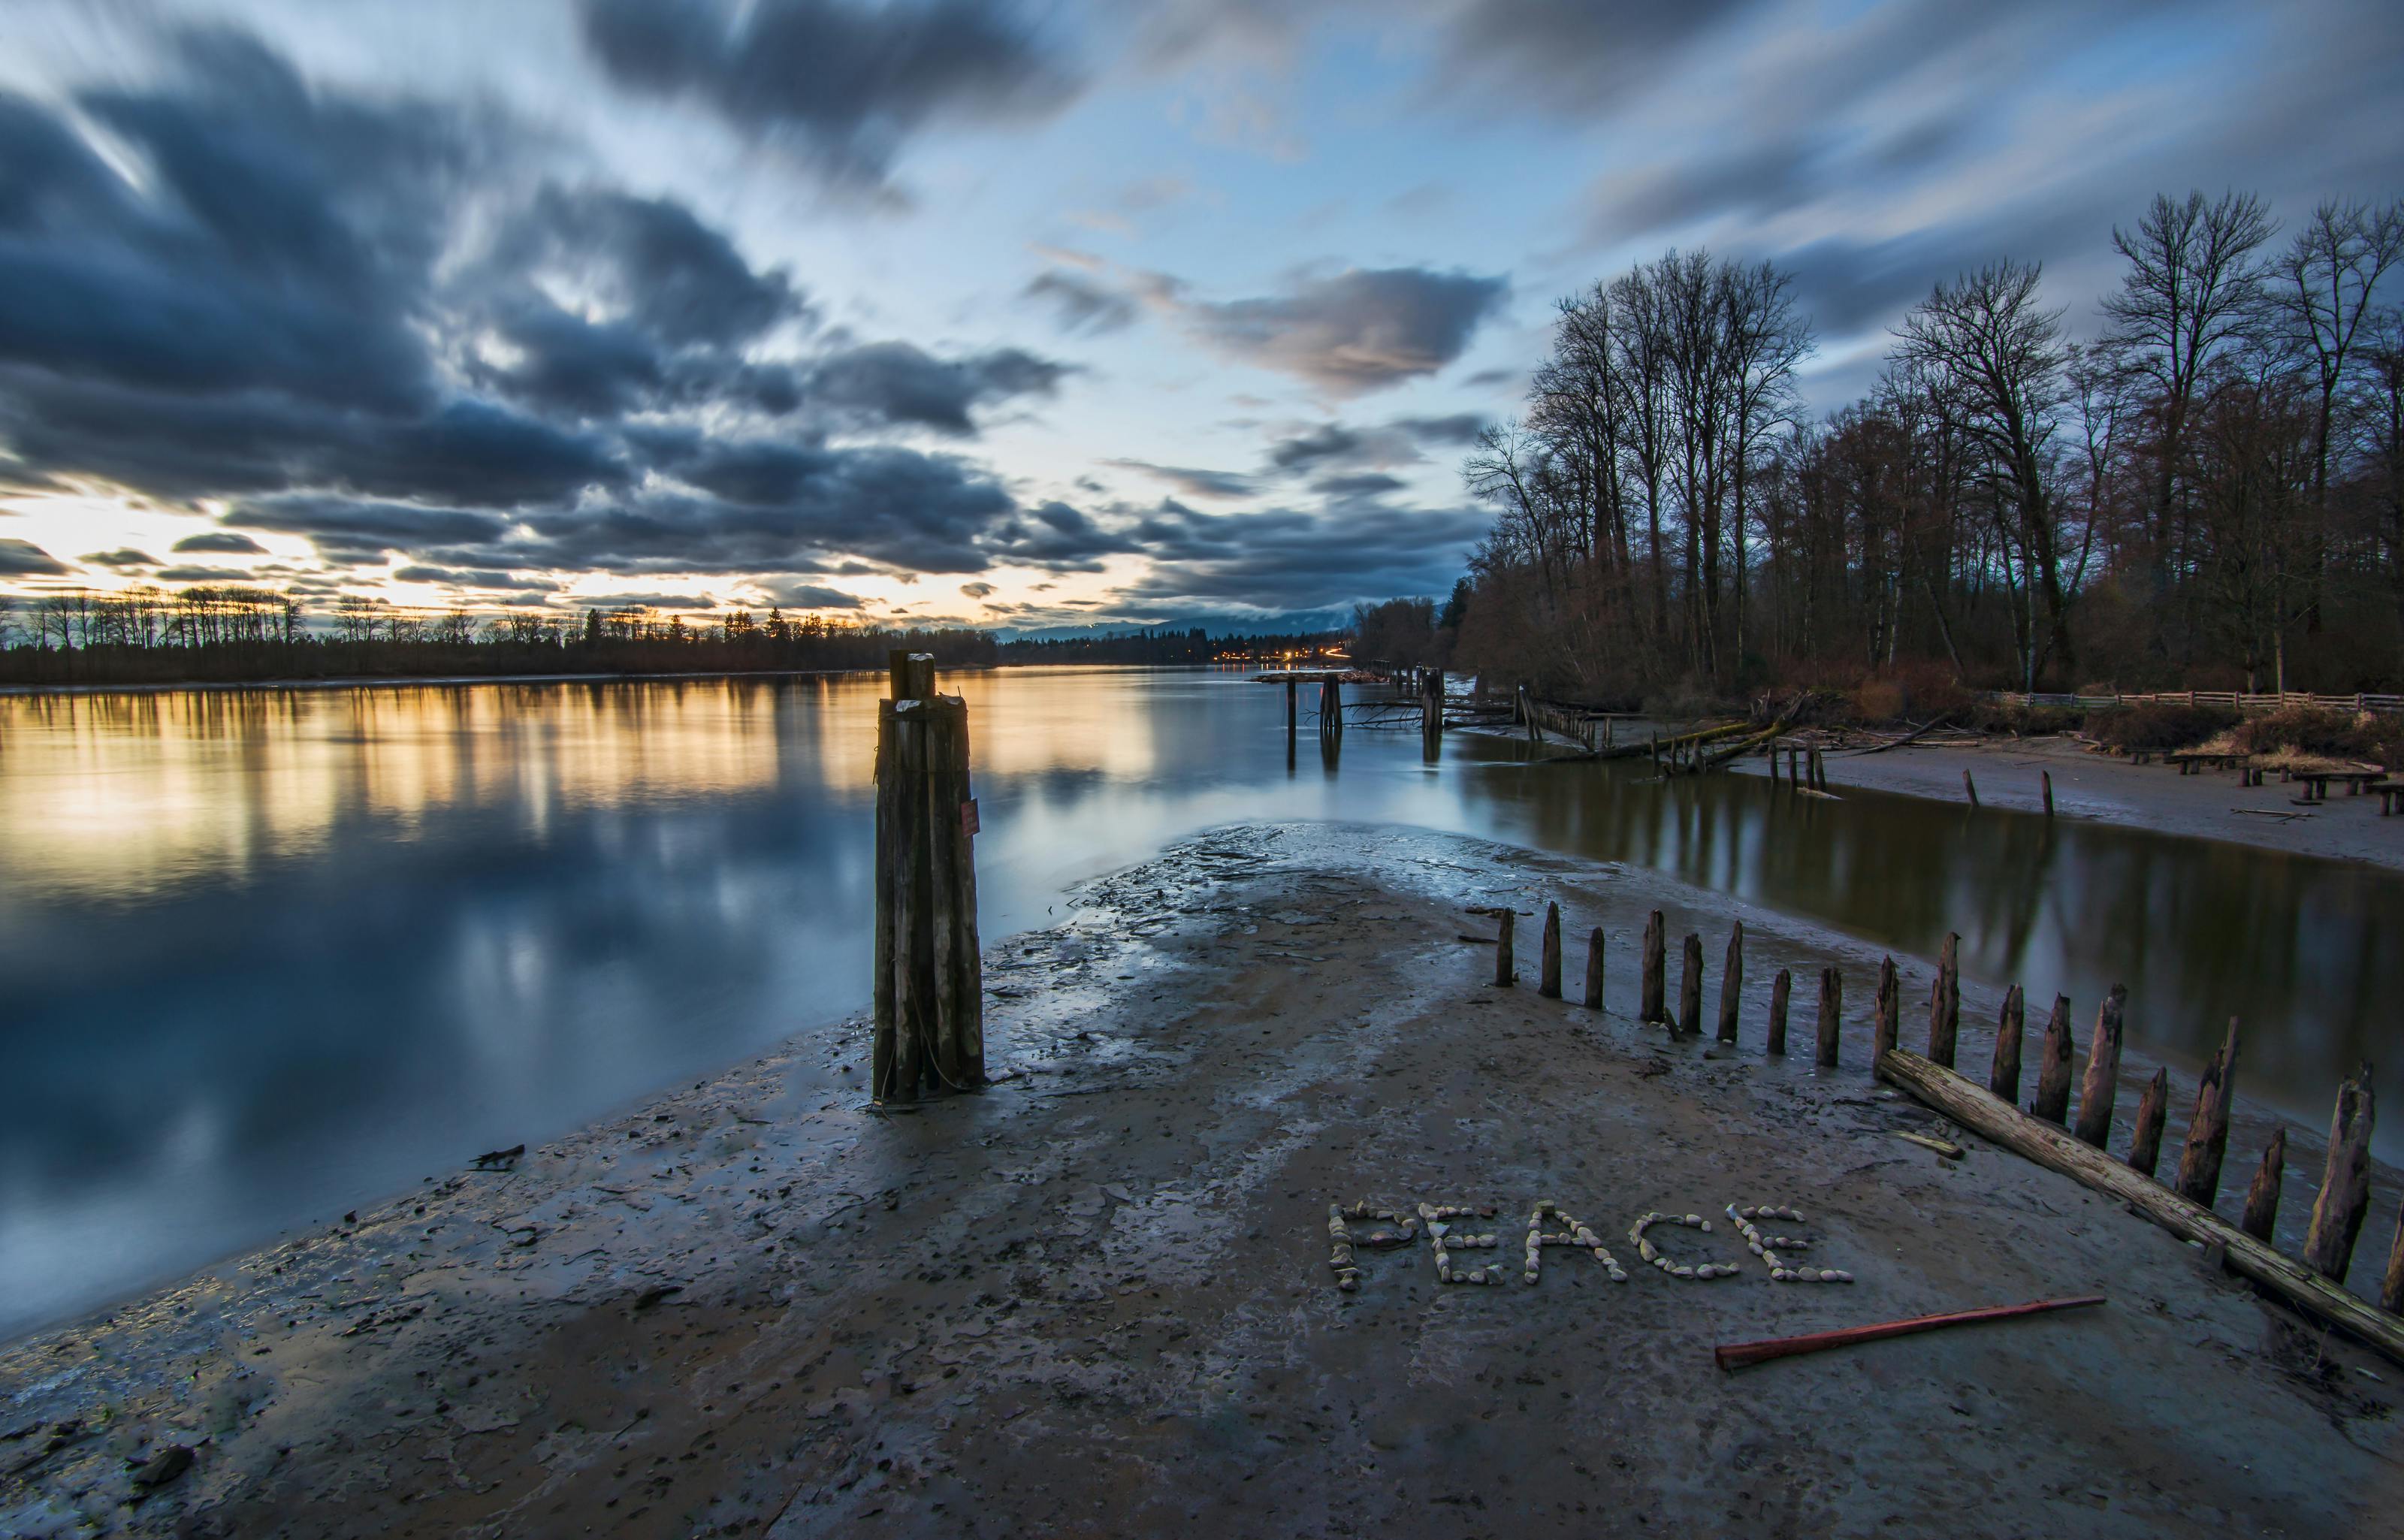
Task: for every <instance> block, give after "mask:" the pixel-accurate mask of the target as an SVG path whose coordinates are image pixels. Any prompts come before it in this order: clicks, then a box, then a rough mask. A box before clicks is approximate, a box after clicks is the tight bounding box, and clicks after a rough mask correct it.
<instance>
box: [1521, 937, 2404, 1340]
mask: <svg viewBox="0 0 2404 1540" xmlns="http://www.w3.org/2000/svg"><path fill="white" fill-rule="evenodd" d="M1497 918H1498V920H1499V922H1500V923H1499V927H1498V929H1499V934H1498V936H1497V938H1496V946H1495V959H1494V982H1495V983H1496V984H1497V985H1499V986H1503V987H1509V986H1511V985H1513V984H1514V983H1516V979H1517V973H1516V966H1515V963H1514V960H1513V956H1512V934H1513V929H1514V918H1513V915H1512V913H1511V911H1510V910H1509V909H1508V908H1504V909H1502V910H1499V911H1497ZM1961 940H1962V938H1961V937H1960V936H1959V935H1957V934H1948V935H1947V936H1946V938H1945V942H1944V945H1943V947H1942V948H1941V949H1940V951H1939V952H1938V955H1937V962H1936V978H1935V979H1934V980H1933V981H1932V982H1931V984H1930V987H1929V999H1928V1052H1927V1054H1926V1055H1925V1056H1924V1061H1925V1062H1926V1063H1927V1064H1930V1065H1933V1066H1935V1067H1936V1069H1938V1070H1941V1071H1949V1072H1950V1071H1953V1070H1954V1058H1955V1055H1956V1049H1957V1045H1958V1041H1959V1035H1960V1027H1961V1015H1962V981H1961V972H1960V966H1959V960H1958V959H1959V954H1960V948H1961ZM1641 967H1642V976H1641V984H1640V1000H1639V1005H1638V1010H1637V1018H1638V1019H1639V1020H1640V1021H1643V1022H1647V1023H1655V1024H1661V1025H1666V1026H1668V1027H1670V1029H1672V1030H1674V1031H1677V1032H1681V1033H1686V1034H1699V1033H1700V1032H1701V1031H1702V1029H1703V941H1702V937H1701V936H1700V935H1699V934H1698V933H1696V932H1693V931H1689V932H1688V933H1687V935H1686V937H1685V940H1684V943H1683V944H1682V945H1681V947H1680V969H1679V975H1678V999H1677V1010H1676V1014H1675V1015H1672V1014H1671V1013H1670V1009H1669V1000H1668V996H1667V986H1668V980H1669V945H1668V926H1667V921H1666V919H1665V918H1664V917H1663V915H1662V913H1661V911H1660V910H1658V909H1656V910H1654V911H1653V913H1652V915H1651V917H1649V918H1648V919H1647V920H1646V922H1645V926H1644V935H1643V940H1642V963H1641ZM1539 969H1540V972H1539V973H1538V983H1537V992H1538V993H1539V994H1541V995H1543V996H1544V997H1545V998H1547V999H1551V1000H1558V999H1560V998H1561V911H1560V905H1559V904H1558V903H1547V904H1546V905H1545V906H1544V940H1543V949H1542V959H1541V961H1540V963H1539ZM1602 983H1603V932H1602V928H1601V927H1600V926H1596V927H1595V928H1594V929H1593V930H1592V931H1589V932H1588V933H1587V936H1586V991H1585V1003H1586V1007H1587V1008H1588V1009H1591V1010H1600V1009H1601V1008H1602ZM1793 985H1794V979H1793V975H1792V973H1791V971H1790V970H1788V969H1784V968H1781V969H1780V970H1779V971H1778V973H1777V975H1776V977H1774V978H1773V979H1772V980H1771V981H1770V989H1769V1019H1768V1043H1767V1047H1768V1052H1770V1053H1771V1054H1776V1055H1782V1054H1784V1053H1785V1052H1786V1027H1787V1012H1788V1001H1789V998H1790V996H1791V994H1792V991H1793ZM1819 985H1820V987H1819V1001H1818V1016H1817V1020H1816V1022H1815V1024H1814V1028H1815V1030H1814V1039H1815V1042H1814V1053H1815V1059H1816V1062H1817V1063H1818V1064H1819V1065H1820V1067H1822V1068H1824V1069H1829V1068H1834V1067H1835V1066H1836V1065H1837V1062H1838V1046H1839V1037H1840V1026H1839V1022H1840V1017H1841V1015H1842V1012H1843V1010H1844V998H1845V984H1844V977H1843V974H1842V973H1840V972H1839V971H1838V969H1836V968H1833V967H1830V968H1823V969H1821V970H1820V981H1819ZM1743 987H1744V924H1743V922H1742V921H1738V922H1736V923H1735V924H1734V925H1733V926H1732V927H1731V928H1730V930H1729V932H1728V939H1727V947H1726V953H1725V956H1724V961H1723V964H1722V972H1721V975H1720V990H1719V1000H1718V1011H1717V1022H1716V1031H1717V1035H1718V1038H1719V1041H1721V1042H1723V1043H1735V1042H1737V1041H1738V1025H1739V1022H1738V1017H1739V1001H1740V994H1741V991H1742V989H1743ZM2128 998H2129V992H2128V990H2127V988H2125V987H2122V986H2120V985H2117V984H2116V985H2114V986H2113V987H2112V988H2111V990H2110V992H2109V993H2108V994H2106V995H2105V996H2104V998H2103V1005H2102V1008H2101V1009H2100V1011H2099V1012H2098V1013H2097V1016H2096V1022H2095V1032H2094V1036H2093V1038H2092V1039H2091V1041H2090V1043H2089V1046H2088V1052H2087V1062H2086V1066H2085V1069H2084V1071H2083V1073H2081V1072H2079V1071H2077V1070H2076V1059H2077V1054H2076V1043H2074V1042H2073V1035H2072V1034H2073V1029H2072V1023H2071V1006H2070V999H2069V997H2068V996H2066V995H2056V996H2055V997H2054V1001H2053V1008H2052V1010H2051V1011H2050V1012H2049V1013H2048V1016H2047V1019H2046V1025H2045V1033H2044V1036H2043V1038H2042V1039H2041V1040H2040V1041H2039V1043H2038V1044H2037V1055H2036V1067H2035V1069H2036V1086H2035V1094H2034V1099H2032V1100H2031V1101H2030V1102H2029V1103H2028V1106H2027V1109H2026V1115H2027V1116H2028V1117H2030V1118H2034V1119H2036V1120H2039V1121H2041V1122H2043V1123H2046V1124H2049V1125H2052V1126H2054V1127H2056V1128H2062V1127H2068V1128H2069V1129H2070V1130H2071V1133H2072V1136H2073V1138H2074V1139H2075V1140H2076V1141H2077V1142H2079V1143H2081V1144H2084V1145H2087V1146H2090V1148H2091V1149H2093V1150H2096V1151H2105V1150H2107V1149H2108V1147H2109V1145H2110V1143H2111V1138H2112V1124H2113V1114H2114V1110H2115V1103H2116V1101H2117V1097H2118V1093H2119V1084H2120V1053H2121V1043H2122V1040H2123V1035H2124V1031H2125V1027H2124V1020H2125V1015H2126V1012H2127V1007H2128ZM1902 1014H1903V1005H1902V989H1901V985H1900V982H1899V980H1898V977H1897V974H1896V971H1895V966H1894V959H1893V958H1888V959H1885V960H1884V961H1883V962H1881V963H1880V966H1879V977H1878V989H1877V996H1876V1002H1875V1005H1874V1007H1873V1015H1872V1021H1873V1027H1872V1040H1871V1049H1870V1057H1871V1062H1872V1064H1873V1065H1874V1066H1876V1067H1877V1069H1878V1071H1879V1072H1880V1074H1881V1075H1884V1076H1887V1077H1888V1078H1895V1077H1894V1075H1892V1074H1890V1072H1889V1071H1891V1070H1893V1069H1899V1068H1904V1067H1906V1066H1905V1065H1904V1064H1902V1063H1897V1062H1894V1061H1895V1060H1898V1059H1899V1060H1901V1061H1912V1062H1917V1061H1919V1059H1920V1057H1921V1056H1912V1055H1908V1054H1906V1055H1901V1056H1897V1055H1896V1054H1895V1050H1896V1048H1897V1047H1898V1043H1897V1041H1896V1040H1897V1038H1898V1036H1899V1034H1900V1031H1901V1028H1902ZM2024 1014H2025V1001H2024V997H2023V995H2022V993H2021V990H2020V986H2019V985H2017V984H2015V985H2013V986H2012V987H2010V988H2009V989H2008V990H2006V992H2005V995H2004V1004H2003V1012H2002V1016H2001V1019H2000V1020H1999V1021H1998V1023H1997V1025H1996V1030H1995V1049H1994V1057H1993V1060H1992V1064H1991V1065H1990V1067H1989V1070H1988V1075H1987V1085H1986V1087H1985V1089H1986V1092H1987V1093H1988V1095H1989V1096H1990V1097H1991V1098H1992V1099H1993V1100H1994V1101H1996V1102H1998V1103H2001V1104H2002V1108H2003V1110H2004V1111H2005V1112H2007V1113H2008V1112H2011V1111H2012V1110H2013V1109H2015V1108H2016V1107H2017V1106H2018V1104H2019V1101H2020V1088H2021V1081H2022V1078H2023V1065H2022V1050H2023V1042H2024V1039H2023V1025H2024V1021H2023V1018H2024ZM2237 1057H2238V1033H2237V1023H2236V1021H2235V1020H2234V1019H2232V1020H2231V1021H2230V1022H2229V1034H2228V1038H2227V1041H2225V1042H2224V1043H2222V1044H2221V1046H2220V1047H2219V1048H2218V1049H2217V1050H2215V1053H2214V1054H2213V1057H2212V1059H2211V1061H2210V1062H2209V1063H2208V1064H2206V1065H2205V1067H2204V1071H2203V1076H2202V1082H2201V1085H2200V1086H2199V1088H2198V1090H2197V1094H2196V1099H2195V1107H2194V1111H2193V1112H2192V1113H2190V1115H2189V1117H2188V1119H2187V1138H2186V1142H2185V1144H2184V1146H2183V1148H2182V1149H2181V1151H2180V1154H2179V1161H2178V1169H2177V1172H2176V1175H2175V1177H2174V1178H2173V1181H2172V1183H2168V1184H2166V1185H2168V1186H2169V1187H2170V1189H2171V1191H2172V1192H2173V1193H2175V1194H2176V1195H2177V1197H2179V1198H2180V1199H2183V1200H2184V1201H2185V1202H2187V1203H2188V1204H2192V1205H2194V1206H2196V1207H2198V1208H2200V1209H2201V1210H2204V1211H2209V1210H2210V1209H2211V1208H2212V1206H2213V1204H2214V1202H2215V1199H2216V1198H2217V1197H2218V1196H2219V1190H2220V1176H2221V1163H2222V1159H2223V1156H2224V1155H2226V1153H2227V1150H2228V1145H2229V1113H2230V1110H2231V1107H2232V1104H2233V1102H2234V1100H2235V1098H2236V1075H2237ZM1914 1078H1924V1077H1914ZM1949 1078H1952V1079H1959V1078H1961V1077H1960V1076H1959V1075H1958V1074H1951V1075H1950V1076H1949ZM2074 1079H2076V1080H2077V1081H2078V1083H2079V1086H2078V1104H2077V1118H2076V1123H2075V1124H2074V1123H2073V1122H2072V1120H2071V1083H2072V1081H2073V1080H2074ZM1908 1088H1913V1089H1917V1088H1918V1087H1917V1086H1908ZM1973 1089H1975V1087H1973ZM2169 1110H2170V1071H2168V1070H2166V1069H2165V1070H2157V1071H2154V1077H2153V1079H2152V1081H2151V1082H2149V1083H2148V1084H2147V1085H2146V1086H2145V1092H2144V1094H2143V1096H2141V1097H2140V1098H2139V1099H2138V1103H2137V1113H2136V1124H2135V1128H2134V1132H2133V1137H2132V1138H2131V1141H2130V1146H2129V1153H2128V1155H2127V1157H2126V1162H2125V1164H2126V1165H2127V1167H2128V1168H2129V1169H2131V1170H2133V1171H2134V1172H2136V1173H2138V1174H2139V1175H2141V1176H2144V1177H2146V1178H2149V1179H2151V1178H2153V1177H2154V1176H2155V1172H2156V1169H2157V1168H2158V1167H2159V1163H2160V1158H2161V1149H2162V1133H2163V1125H2164V1123H2165V1121H2166V1119H2167V1117H2168V1114H2169ZM2373 1114H2374V1108H2373V1104H2372V1099H2371V1090H2370V1067H2369V1065H2368V1064H2366V1065H2364V1066H2362V1067H2361V1068H2360V1069H2359V1070H2357V1071H2355V1073H2354V1074H2353V1075H2351V1076H2349V1077H2348V1078H2347V1079H2346V1081H2345V1082H2344V1084H2343V1085H2341V1086H2340V1087H2339V1089H2338V1098H2337V1108H2336V1113H2335V1115H2334V1117H2333V1119H2332V1121H2331V1124H2330V1128H2329V1143H2328V1156H2327V1162H2326V1164H2325V1166H2324V1169H2323V1171H2322V1176H2321V1184H2320V1192H2319V1196H2318V1197H2317V1198H2316V1199H2315V1200H2314V1202H2313V1215H2312V1222H2311V1225H2310V1226H2309V1228H2308V1229H2307V1231H2306V1233H2305V1238H2304V1250H2303V1259H2302V1260H2303V1264H2304V1266H2305V1267H2307V1268H2309V1269H2311V1270H2312V1271H2313V1272H2314V1273H2316V1274H2318V1275H2319V1276H2320V1277H2322V1278H2325V1279H2327V1280H2329V1281H2332V1282H2334V1283H2337V1284H2342V1283H2343V1282H2344V1280H2345V1276H2346V1273H2347V1271H2348V1269H2349V1267H2351V1265H2352V1262H2353V1258H2354V1249H2355V1239H2356V1238H2357V1237H2358V1236H2359V1235H2360V1233H2361V1230H2362V1225H2363V1221H2364V1218H2365V1217H2366V1216H2367V1215H2368V1213H2369V1208H2370V1138H2371V1127H2372V1122H2373ZM2286 1148H2287V1139H2286V1131H2285V1128H2280V1129H2278V1130H2275V1131H2273V1133H2272V1134H2271V1139H2270V1142H2269V1144H2268V1146H2267V1147H2266V1148H2265V1149H2264V1150H2263V1152H2262V1159H2261V1163H2260V1165H2259V1166H2258V1167H2257V1169H2256V1171H2255V1173H2254V1180H2253V1183H2252V1185H2251V1186H2250V1187H2249V1188H2248V1189H2247V1191H2246V1196H2245V1210H2244V1216H2243V1219H2242V1220H2241V1222H2240V1224H2239V1225H2238V1229H2239V1230H2240V1231H2241V1232H2242V1233H2243V1235H2244V1236H2245V1237H2248V1238H2250V1239H2252V1240H2254V1241H2257V1242H2259V1243H2260V1244H2261V1245H2263V1246H2265V1247H2267V1246H2269V1245H2270V1243H2271V1233H2272V1229H2273V1227H2274V1225H2275V1224H2276V1222H2277V1219H2278V1210H2279V1191H2280V1185H2281V1182H2282V1179H2283V1178H2284V1176H2285V1168H2286ZM2074 1174H2076V1173H2074ZM2379 1305H2380V1309H2382V1310H2384V1311H2387V1312H2389V1313H2390V1314H2391V1315H2392V1314H2394V1313H2397V1312H2404V1214H2399V1216H2398V1221H2397V1237H2396V1241H2395V1244H2394V1246H2393V1247H2392V1248H2391V1251H2390V1254H2389V1257H2388V1262H2387V1270H2386V1273H2385V1276H2384V1278H2383V1281H2382V1283H2381V1287H2380V1293H2379Z"/></svg>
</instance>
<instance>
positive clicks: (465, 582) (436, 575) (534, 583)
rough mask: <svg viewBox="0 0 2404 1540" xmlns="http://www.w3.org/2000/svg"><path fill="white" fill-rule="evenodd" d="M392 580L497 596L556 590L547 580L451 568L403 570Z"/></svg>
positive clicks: (403, 568) (544, 592) (405, 568)
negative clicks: (488, 591) (497, 593)
mask: <svg viewBox="0 0 2404 1540" xmlns="http://www.w3.org/2000/svg"><path fill="white" fill-rule="evenodd" d="M393 576H394V577H395V578H398V580H399V581H402V582H431V583H441V584H443V585H444V586H446V587H450V588H483V589H492V590H496V591H501V592H517V593H541V594H548V593H550V592H551V591H552V589H554V588H555V587H557V586H558V585H557V584H556V583H553V582H552V581H550V580H549V579H547V578H529V577H525V576H524V575H523V574H520V573H516V572H496V571H491V570H482V571H480V570H476V569H474V568H466V569H463V568H460V567H402V568H400V569H399V570H398V571H397V572H395V573H394V574H393Z"/></svg>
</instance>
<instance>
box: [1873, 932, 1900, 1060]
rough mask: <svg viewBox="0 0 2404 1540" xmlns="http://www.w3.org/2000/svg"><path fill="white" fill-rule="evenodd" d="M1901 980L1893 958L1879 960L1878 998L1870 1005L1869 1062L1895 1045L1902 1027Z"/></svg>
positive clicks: (1877, 1058)
mask: <svg viewBox="0 0 2404 1540" xmlns="http://www.w3.org/2000/svg"><path fill="white" fill-rule="evenodd" d="M1902 1016H1903V981H1902V980H1901V979H1900V978H1898V977H1896V976H1895V972H1894V959H1893V958H1882V959H1880V961H1879V981H1878V999H1877V1001H1876V1002H1875V1004H1874V1005H1873V1007H1872V1022H1873V1025H1872V1027H1871V1029H1870V1062H1871V1063H1872V1064H1876V1063H1877V1062H1878V1061H1879V1058H1880V1056H1881V1055H1883V1054H1884V1053H1885V1052H1886V1051H1887V1050H1888V1049H1889V1048H1892V1047H1894V1046H1895V1043H1896V1040H1897V1037H1898V1035H1899V1034H1900V1033H1901V1031H1902V1029H1903V1021H1902Z"/></svg>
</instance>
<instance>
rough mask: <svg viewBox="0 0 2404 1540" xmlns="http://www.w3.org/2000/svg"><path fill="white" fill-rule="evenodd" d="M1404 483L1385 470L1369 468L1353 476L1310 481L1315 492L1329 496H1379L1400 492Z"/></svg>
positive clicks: (1329, 477)
mask: <svg viewBox="0 0 2404 1540" xmlns="http://www.w3.org/2000/svg"><path fill="white" fill-rule="evenodd" d="M1403 486H1404V483H1403V482H1402V481H1401V480H1400V479H1399V478H1397V477H1393V476H1389V475H1387V474H1385V473H1384V472H1383V471H1378V470H1368V471H1363V472H1362V473H1360V474H1358V475H1353V476H1328V477H1325V478H1323V479H1321V480H1320V481H1315V482H1313V483H1310V489H1311V490H1312V491H1313V492H1317V493H1320V494H1321V495H1322V496H1325V497H1383V496H1384V495H1385V494H1387V493H1389V492H1399V491H1401V490H1402V489H1403Z"/></svg>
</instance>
